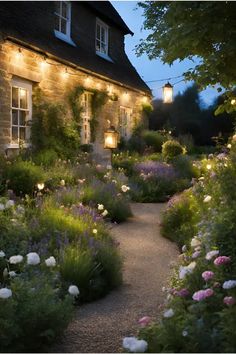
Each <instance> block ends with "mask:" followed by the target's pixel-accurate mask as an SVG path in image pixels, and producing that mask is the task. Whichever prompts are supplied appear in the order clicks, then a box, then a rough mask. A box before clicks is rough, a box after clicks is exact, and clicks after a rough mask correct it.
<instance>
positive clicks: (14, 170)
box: [3, 161, 45, 195]
mask: <svg viewBox="0 0 236 354" xmlns="http://www.w3.org/2000/svg"><path fill="white" fill-rule="evenodd" d="M3 176H4V179H5V180H6V181H7V185H8V188H10V189H12V190H13V191H14V192H15V193H16V194H17V195H25V194H30V195H32V193H33V192H34V190H35V189H36V185H37V183H40V182H43V181H44V180H45V175H44V172H43V170H42V169H41V168H40V167H39V166H35V165H34V164H33V163H31V162H30V161H17V162H14V163H12V164H11V165H7V166H6V169H5V170H4V171H3Z"/></svg>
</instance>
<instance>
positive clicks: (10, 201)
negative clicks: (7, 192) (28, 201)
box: [6, 199, 15, 209]
mask: <svg viewBox="0 0 236 354" xmlns="http://www.w3.org/2000/svg"><path fill="white" fill-rule="evenodd" d="M14 205H15V202H14V200H11V199H10V200H8V201H7V202H6V209H9V208H11V207H13V206H14Z"/></svg>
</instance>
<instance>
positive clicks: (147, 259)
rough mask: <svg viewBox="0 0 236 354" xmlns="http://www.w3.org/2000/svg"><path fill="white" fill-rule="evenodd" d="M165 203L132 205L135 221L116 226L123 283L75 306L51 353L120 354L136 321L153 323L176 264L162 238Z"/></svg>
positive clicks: (171, 245)
mask: <svg viewBox="0 0 236 354" xmlns="http://www.w3.org/2000/svg"><path fill="white" fill-rule="evenodd" d="M164 207H165V205H164V204H151V203H150V204H139V203H133V204H132V211H133V214H134V217H133V218H131V219H130V220H129V221H127V222H125V223H123V224H120V225H116V226H114V228H113V229H112V234H113V236H114V238H115V239H116V240H117V241H119V242H120V248H121V253H122V254H123V256H124V284H123V286H121V287H120V288H119V289H118V290H115V291H113V292H111V293H110V294H109V295H107V296H106V297H105V298H103V299H101V300H98V301H96V302H93V303H90V304H86V305H83V306H81V308H78V310H77V312H76V314H75V318H74V320H73V322H72V323H71V324H70V326H69V328H68V329H67V331H66V332H65V334H64V337H63V338H62V340H61V342H60V343H57V345H56V347H54V348H53V351H54V352H77V353H117V352H122V346H121V345H122V338H123V337H125V336H129V335H136V334H137V331H138V328H139V327H138V325H137V321H138V319H139V318H140V317H142V316H145V315H148V316H151V317H152V318H153V319H155V318H156V316H157V314H158V306H159V305H160V304H161V303H162V301H163V293H162V290H161V289H162V286H164V285H165V282H166V280H167V277H168V276H169V274H170V263H171V262H172V261H176V259H177V255H178V250H177V247H176V246H175V244H174V243H171V242H170V241H168V240H166V239H165V238H162V237H161V236H160V230H159V222H160V212H161V211H162V210H163V209H164Z"/></svg>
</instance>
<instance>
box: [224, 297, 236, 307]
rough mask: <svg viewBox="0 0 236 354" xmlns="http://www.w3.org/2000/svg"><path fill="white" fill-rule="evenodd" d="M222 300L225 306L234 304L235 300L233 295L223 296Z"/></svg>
mask: <svg viewBox="0 0 236 354" xmlns="http://www.w3.org/2000/svg"><path fill="white" fill-rule="evenodd" d="M223 302H224V304H225V305H227V306H232V305H234V304H235V302H236V300H235V298H234V297H233V296H225V297H224V299H223Z"/></svg>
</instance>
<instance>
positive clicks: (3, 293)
mask: <svg viewBox="0 0 236 354" xmlns="http://www.w3.org/2000/svg"><path fill="white" fill-rule="evenodd" d="M11 296H12V291H11V289H8V288H2V289H0V299H8V298H9V297H11Z"/></svg>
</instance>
